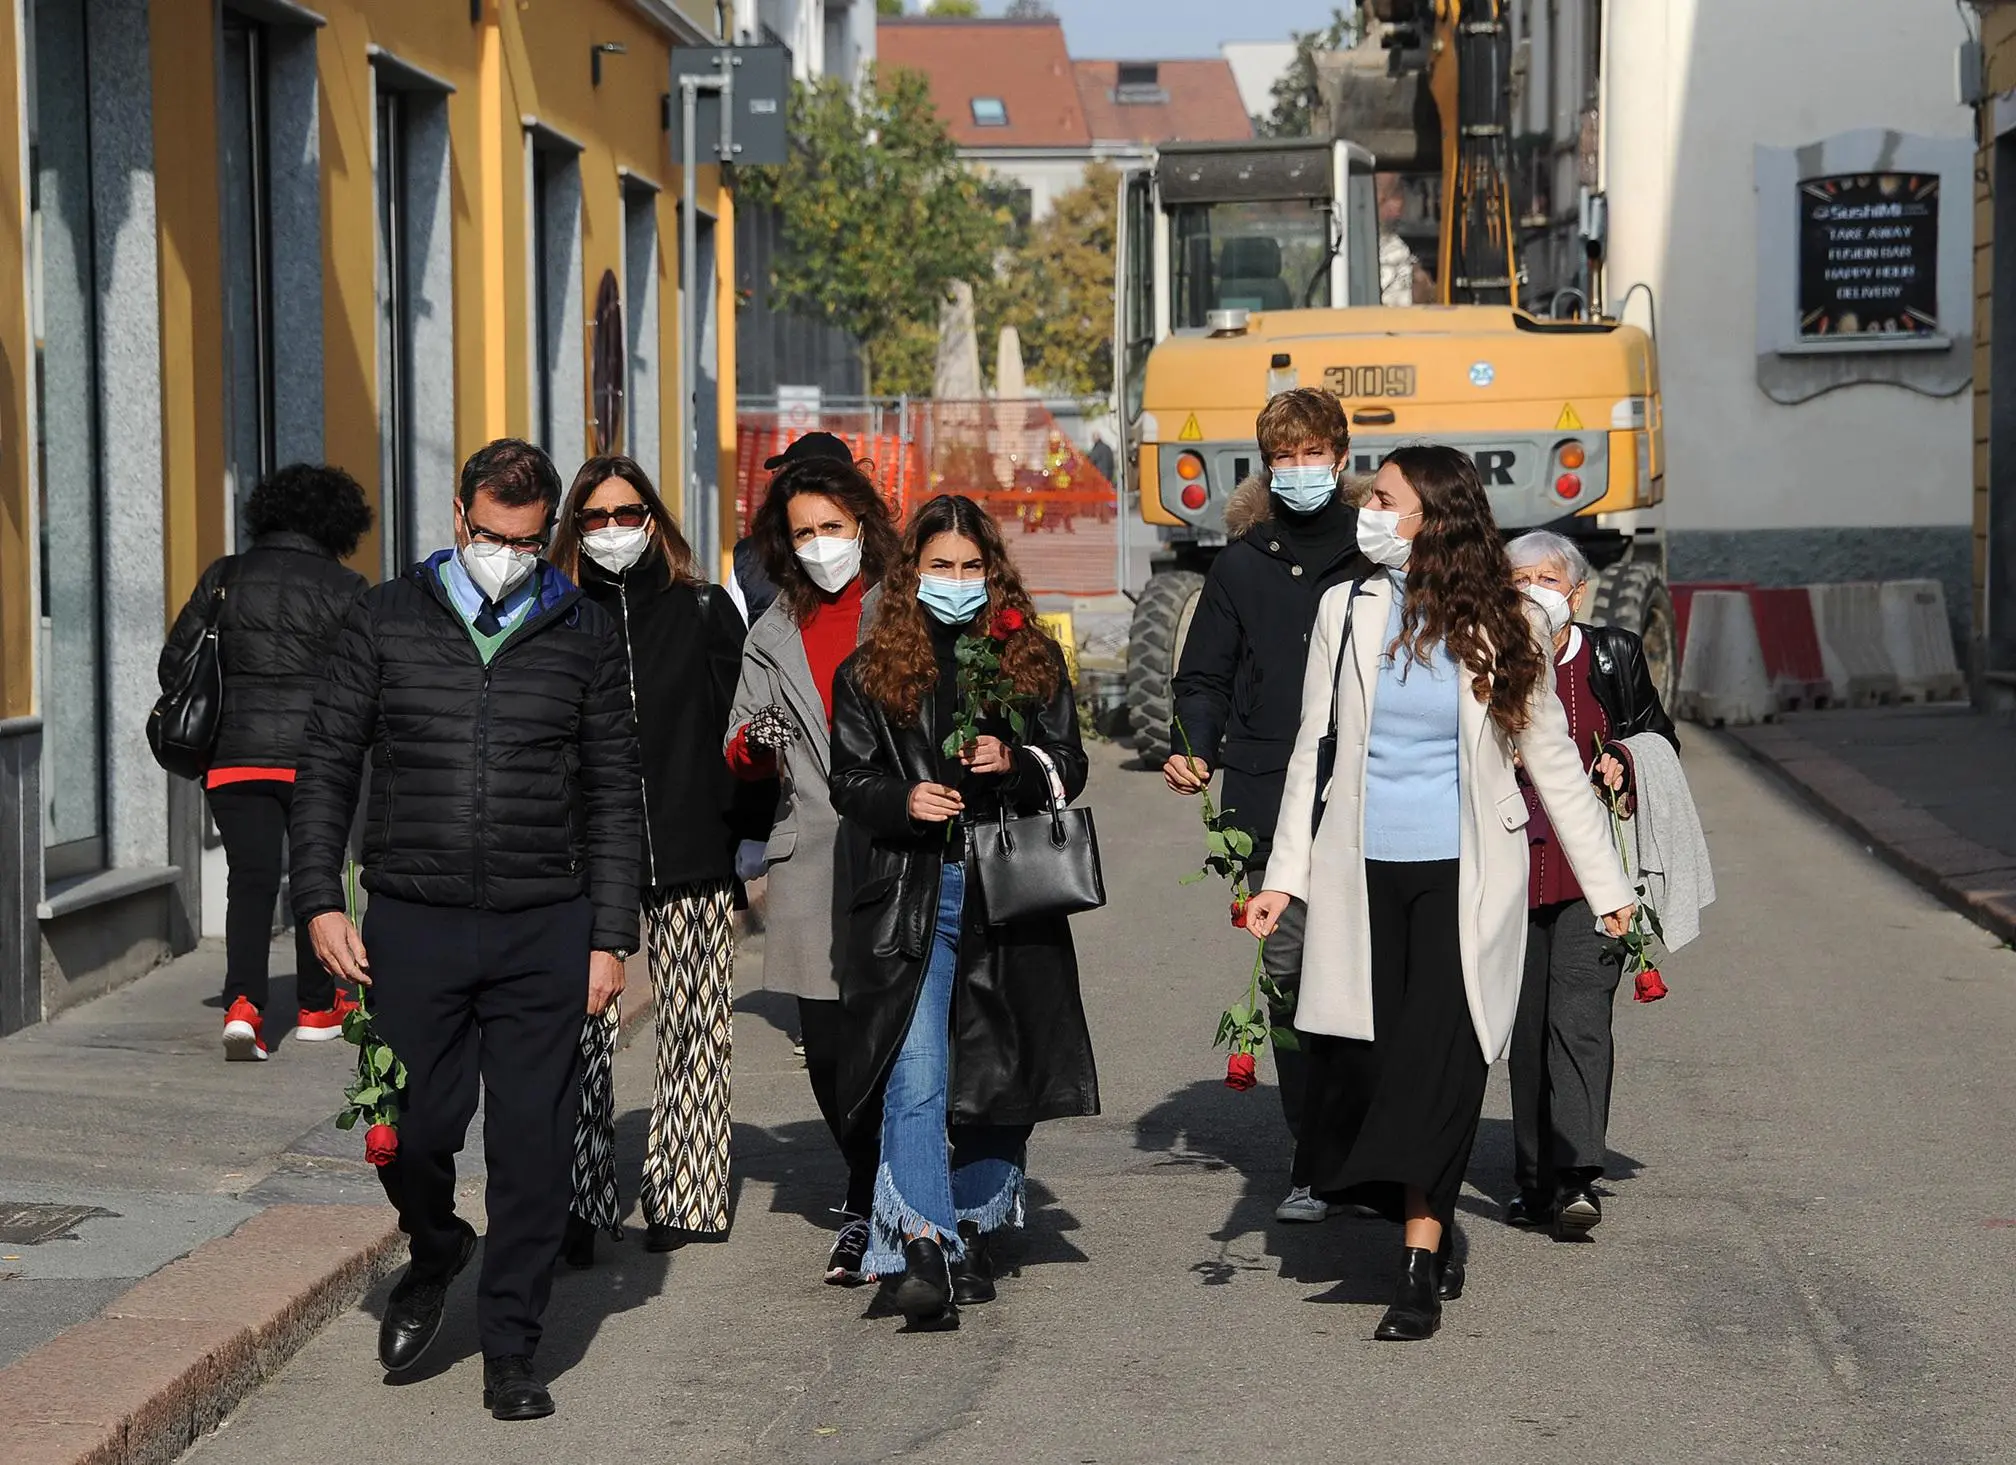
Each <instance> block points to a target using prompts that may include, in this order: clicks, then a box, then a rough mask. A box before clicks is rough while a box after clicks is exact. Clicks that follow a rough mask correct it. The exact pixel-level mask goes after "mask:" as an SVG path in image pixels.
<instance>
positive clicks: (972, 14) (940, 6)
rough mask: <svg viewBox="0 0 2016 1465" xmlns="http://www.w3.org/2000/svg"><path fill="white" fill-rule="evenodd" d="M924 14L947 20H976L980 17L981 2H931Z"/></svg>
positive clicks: (967, 0)
mask: <svg viewBox="0 0 2016 1465" xmlns="http://www.w3.org/2000/svg"><path fill="white" fill-rule="evenodd" d="M924 13H925V14H926V15H935V16H939V17H941V18H942V19H945V20H975V19H978V17H979V15H980V0H931V3H930V4H929V5H927V6H925V7H924Z"/></svg>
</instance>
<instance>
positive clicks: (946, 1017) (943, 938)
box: [862, 864, 1029, 1276]
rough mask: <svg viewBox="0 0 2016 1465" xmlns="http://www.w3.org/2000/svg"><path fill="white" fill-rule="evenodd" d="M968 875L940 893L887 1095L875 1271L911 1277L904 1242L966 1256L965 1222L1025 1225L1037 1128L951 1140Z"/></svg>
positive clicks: (983, 1128)
mask: <svg viewBox="0 0 2016 1465" xmlns="http://www.w3.org/2000/svg"><path fill="white" fill-rule="evenodd" d="M965 906H966V867H965V866H964V865H956V864H948V865H946V866H945V872H944V876H943V878H942V880H941V881H940V883H939V886H938V919H937V924H936V926H935V928H934V930H933V932H932V938H931V954H930V956H929V958H928V959H927V960H926V961H925V964H924V984H923V988H922V990H921V991H920V992H919V993H918V994H917V1007H916V1010H915V1011H914V1012H912V1013H911V1015H910V1027H909V1031H908V1032H906V1033H905V1034H904V1037H903V1046H902V1047H901V1048H900V1049H898V1050H897V1053H896V1061H895V1062H894V1063H893V1064H891V1065H890V1068H889V1080H888V1085H887V1087H886V1088H885V1089H884V1091H883V1096H882V1164H881V1168H880V1170H879V1172H878V1173H877V1174H876V1177H875V1209H874V1215H873V1217H872V1224H871V1228H870V1229H871V1230H872V1232H873V1237H874V1239H873V1241H872V1243H871V1245H870V1249H869V1252H868V1256H867V1259H866V1260H865V1261H864V1262H863V1263H862V1265H863V1267H864V1269H865V1270H867V1271H871V1272H876V1273H879V1274H880V1275H882V1276H893V1275H895V1274H896V1273H898V1272H901V1271H902V1270H903V1269H904V1264H903V1243H904V1241H905V1240H906V1239H908V1238H910V1237H914V1236H925V1235H929V1236H936V1237H937V1238H938V1239H939V1241H940V1243H941V1244H942V1245H943V1246H944V1248H945V1252H946V1255H948V1256H950V1257H953V1258H955V1259H956V1258H958V1257H961V1256H963V1255H964V1254H965V1244H964V1243H963V1242H962V1241H961V1240H960V1239H959V1223H960V1222H961V1221H971V1222H973V1223H974V1224H976V1225H977V1226H978V1227H979V1228H980V1229H981V1230H982V1231H983V1232H984V1231H998V1230H1000V1229H1001V1228H1002V1227H1004V1226H1009V1225H1019V1224H1021V1220H1022V1171H1023V1166H1024V1164H1025V1163H1026V1161H1027V1155H1028V1148H1029V1126H1027V1125H998V1124H961V1125H956V1126H952V1128H951V1131H950V1133H949V1134H948V1133H947V1121H948V1119H949V1113H948V1104H949V1086H948V1083H947V1079H948V1077H949V1074H950V1067H951V1057H952V1045H951V1036H950V1034H951V1026H952V992H953V988H954V987H955V986H956V985H957V983H958V978H959V930H960V926H961V917H962V916H963V915H964V912H965Z"/></svg>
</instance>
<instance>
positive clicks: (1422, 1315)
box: [1372, 1246, 1442, 1343]
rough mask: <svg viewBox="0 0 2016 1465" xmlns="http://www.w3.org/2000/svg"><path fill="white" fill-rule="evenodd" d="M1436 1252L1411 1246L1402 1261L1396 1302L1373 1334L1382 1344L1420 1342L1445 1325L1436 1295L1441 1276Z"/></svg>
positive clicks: (1394, 1296) (1387, 1310)
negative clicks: (1436, 1261)
mask: <svg viewBox="0 0 2016 1465" xmlns="http://www.w3.org/2000/svg"><path fill="white" fill-rule="evenodd" d="M1439 1270H1440V1269H1439V1268H1438V1267H1437V1266H1436V1265H1435V1253H1434V1252H1432V1251H1429V1250H1428V1249H1427V1248H1426V1247H1422V1246H1410V1247H1408V1248H1407V1255H1406V1259H1405V1260H1404V1261H1402V1262H1401V1264H1400V1285H1399V1287H1398V1288H1397V1289H1396V1290H1395V1292H1394V1294H1393V1305H1392V1306H1391V1307H1389V1308H1387V1309H1386V1316H1384V1317H1383V1318H1381V1319H1379V1326H1378V1328H1377V1329H1376V1330H1375V1331H1374V1332H1373V1334H1372V1336H1373V1337H1374V1338H1375V1339H1377V1340H1378V1341H1379V1342H1381V1343H1419V1342H1421V1341H1423V1340H1424V1339H1427V1338H1432V1337H1434V1336H1435V1330H1436V1329H1437V1328H1439V1327H1441V1326H1442V1304H1441V1302H1440V1301H1439V1300H1438V1299H1437V1298H1436V1296H1435V1289H1436V1287H1437V1285H1438V1281H1439V1278H1438V1276H1437V1273H1438V1272H1439Z"/></svg>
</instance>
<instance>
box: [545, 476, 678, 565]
mask: <svg viewBox="0 0 2016 1465" xmlns="http://www.w3.org/2000/svg"><path fill="white" fill-rule="evenodd" d="M612 478H620V479H622V480H623V481H624V482H625V483H627V484H629V485H630V488H631V490H632V491H633V492H634V493H635V494H636V495H637V498H638V501H639V502H640V503H642V504H643V505H644V507H645V508H647V509H649V510H650V511H651V522H652V523H653V524H655V525H657V527H658V533H657V534H656V535H655V536H654V537H653V538H652V541H651V548H650V549H649V550H648V551H647V552H646V558H647V559H654V560H656V561H658V562H659V563H660V564H662V565H663V566H664V567H665V573H666V574H667V575H668V576H670V577H671V578H672V579H673V580H675V581H679V582H682V583H684V584H688V585H704V584H706V583H707V577H706V576H705V575H703V574H701V573H700V567H699V565H698V563H697V562H696V561H695V560H694V558H693V546H692V545H690V544H688V543H687V542H686V536H685V535H684V534H682V533H680V532H679V521H678V520H677V519H674V518H673V517H672V511H671V510H670V509H668V508H666V507H665V500H663V499H662V498H660V497H659V496H658V490H657V488H656V486H654V485H653V484H652V482H651V475H650V474H648V473H646V472H645V471H644V468H643V465H642V464H640V463H639V462H638V461H637V460H636V459H635V458H626V457H624V456H623V455H622V454H620V453H610V454H606V455H604V456H602V457H598V458H590V459H589V460H588V461H587V462H585V463H583V464H582V465H581V468H580V471H579V472H577V473H576V474H575V475H574V486H573V487H572V488H570V489H568V490H567V497H566V498H565V499H564V500H562V501H561V504H560V520H559V527H558V528H557V529H555V530H554V532H553V545H552V548H550V549H548V550H547V551H546V558H547V560H548V561H549V562H551V564H552V565H553V567H554V568H555V569H557V570H559V571H560V573H561V574H563V575H565V576H566V577H567V578H568V579H570V580H579V579H580V578H581V525H580V523H579V522H578V521H577V519H576V517H575V516H576V515H578V514H579V513H580V512H581V509H582V506H583V505H585V504H586V503H587V502H588V500H589V499H591V498H593V497H594V496H595V490H596V489H598V488H600V487H601V486H602V485H603V484H605V483H607V482H608V481H609V480H610V479H612Z"/></svg>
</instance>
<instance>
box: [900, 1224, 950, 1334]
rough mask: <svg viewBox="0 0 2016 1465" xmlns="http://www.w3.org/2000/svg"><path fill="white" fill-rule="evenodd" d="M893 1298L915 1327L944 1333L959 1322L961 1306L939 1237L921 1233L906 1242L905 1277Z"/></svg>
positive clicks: (925, 1330)
mask: <svg viewBox="0 0 2016 1465" xmlns="http://www.w3.org/2000/svg"><path fill="white" fill-rule="evenodd" d="M893 1300H894V1301H895V1303H896V1306H897V1309H898V1310H899V1311H900V1312H901V1313H902V1314H903V1316H905V1317H906V1318H908V1319H910V1327H911V1329H912V1331H915V1332H920V1333H943V1332H950V1331H951V1330H952V1329H954V1328H956V1327H958V1326H959V1308H958V1306H957V1304H955V1303H954V1302H953V1301H952V1270H951V1268H950V1267H949V1266H948V1265H947V1264H946V1261H945V1248H944V1247H942V1246H940V1245H939V1244H938V1238H937V1237H935V1236H920V1237H918V1238H917V1239H916V1240H914V1241H908V1242H905V1243H904V1245H903V1280H902V1281H900V1282H898V1283H897V1284H896V1290H895V1292H894V1294H893Z"/></svg>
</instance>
